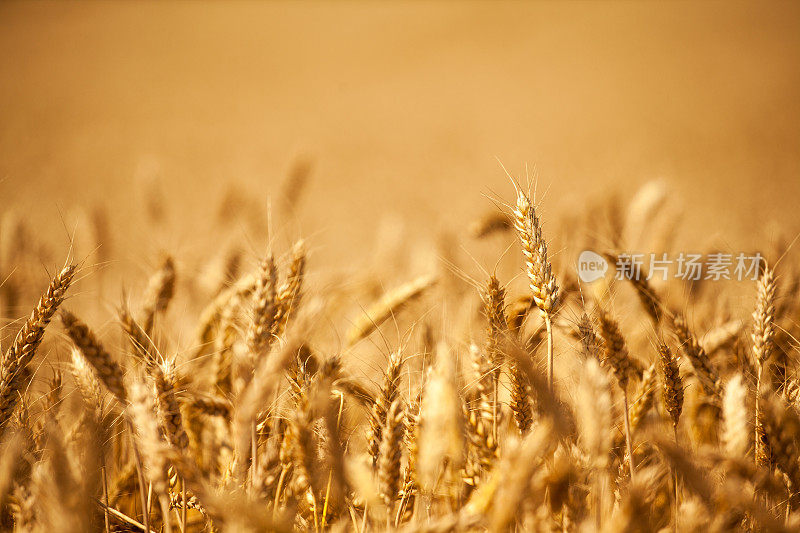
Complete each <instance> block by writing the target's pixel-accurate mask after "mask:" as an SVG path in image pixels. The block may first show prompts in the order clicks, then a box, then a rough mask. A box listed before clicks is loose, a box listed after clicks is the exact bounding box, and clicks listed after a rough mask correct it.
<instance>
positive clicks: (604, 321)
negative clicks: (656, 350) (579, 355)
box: [598, 309, 634, 479]
mask: <svg viewBox="0 0 800 533" xmlns="http://www.w3.org/2000/svg"><path fill="white" fill-rule="evenodd" d="M598 319H599V322H600V332H601V335H602V337H603V345H604V346H605V357H604V361H605V363H606V364H608V365H610V366H611V368H612V370H613V371H614V375H615V376H616V378H617V382H618V383H619V387H620V389H622V397H623V400H624V408H625V413H624V415H625V419H624V421H625V441H626V443H627V448H628V466H629V468H630V471H631V479H633V473H634V465H633V439H632V435H631V419H630V410H629V408H628V376H629V375H630V373H631V371H632V367H631V360H630V356H629V355H628V347H627V345H626V344H625V338H624V337H623V336H622V332H621V331H620V329H619V325H618V324H617V322H616V320H614V319H613V318H612V317H611V315H610V314H609V313H608V312H606V311H605V310H603V309H598Z"/></svg>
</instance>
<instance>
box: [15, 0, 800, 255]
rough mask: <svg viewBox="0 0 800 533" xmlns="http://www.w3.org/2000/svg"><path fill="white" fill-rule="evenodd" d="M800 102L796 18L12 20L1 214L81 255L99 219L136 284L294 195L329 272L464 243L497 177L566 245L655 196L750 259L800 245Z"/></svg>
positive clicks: (256, 244) (186, 12)
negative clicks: (643, 194) (532, 186)
mask: <svg viewBox="0 0 800 533" xmlns="http://www.w3.org/2000/svg"><path fill="white" fill-rule="evenodd" d="M799 90H800V4H798V3H797V2H787V3H769V2H768V3H739V2H691V3H690V2H666V3H660V2H619V3H617V2H555V3H549V2H526V3H521V2H520V3H516V2H515V3H498V2H460V3H456V2H440V3H436V2H425V3H423V2H391V3H389V2H382V3H378V2H335V3H322V2H319V3H316V2H292V3H288V2H287V3H278V2H272V3H250V2H247V3H239V2H152V3H151V2H118V3H112V2H96V3H65V2H63V3H62V2H57V3H46V2H36V3H24V2H20V3H17V2H3V3H0V117H1V118H0V209H2V210H8V209H10V208H13V209H15V210H17V212H18V213H23V214H24V217H26V218H27V219H28V221H29V222H30V223H31V226H32V227H33V228H34V231H36V232H37V233H39V234H40V235H41V234H51V235H53V236H54V239H55V242H56V243H57V244H58V243H60V244H61V245H62V246H63V245H65V244H67V243H68V242H69V238H70V237H69V236H70V235H71V233H72V231H73V229H74V228H75V224H80V217H78V218H77V219H76V218H74V217H73V213H74V212H75V211H74V210H75V209H76V208H77V209H79V210H80V209H84V210H86V212H89V213H93V212H94V213H95V214H96V212H95V211H93V210H94V209H95V208H96V206H98V205H100V206H102V208H103V209H104V210H105V214H104V215H102V216H109V217H110V218H111V221H112V222H111V223H112V225H113V231H114V232H115V233H117V234H120V235H126V234H127V235H128V237H122V238H121V239H118V240H123V241H124V240H125V239H131V240H130V242H138V243H144V245H145V246H147V248H145V251H144V252H143V253H140V250H141V249H140V248H138V247H137V246H130V247H126V246H120V243H119V242H118V243H117V246H116V254H115V256H114V259H115V260H119V261H123V262H126V261H127V262H131V263H136V262H137V261H138V262H139V263H140V264H141V263H143V262H145V261H147V260H149V257H148V254H150V253H153V252H155V251H157V250H161V249H170V250H176V251H175V253H176V255H181V254H186V253H193V252H197V253H200V250H203V249H207V247H208V244H209V243H208V242H207V241H208V235H209V232H210V231H211V229H213V228H214V227H215V225H217V224H219V223H220V222H219V220H220V217H222V218H224V217H225V216H228V215H230V213H228V215H225V214H224V213H225V212H226V210H227V211H231V212H233V214H234V216H233V218H234V222H233V223H234V224H239V226H240V228H239V231H240V233H241V234H242V235H243V239H244V241H245V242H247V243H249V244H248V245H249V246H250V248H251V249H252V250H253V251H254V253H259V254H260V253H261V252H262V251H263V243H265V242H266V240H267V238H266V236H265V234H261V233H260V230H259V229H256V228H259V227H263V225H262V226H259V225H257V224H256V225H252V224H244V223H239V222H236V217H237V216H239V215H241V213H242V211H243V210H247V209H250V208H251V207H252V205H253V204H255V205H257V206H259V207H260V208H263V210H264V212H266V211H267V210H268V209H267V206H269V211H270V212H272V213H274V217H275V218H277V217H278V213H279V211H280V210H279V209H278V208H277V207H276V205H277V204H278V203H279V201H280V198H279V195H280V194H282V193H281V187H282V186H283V187H285V185H282V184H285V183H286V180H287V176H295V178H297V177H298V176H299V179H295V181H299V182H304V184H305V185H304V187H303V191H302V196H301V199H300V200H298V204H299V206H300V207H301V209H299V210H298V211H297V212H292V213H289V214H288V215H287V213H285V212H281V213H280V214H281V215H283V216H284V220H283V221H278V220H274V221H273V226H279V225H282V224H288V223H289V222H291V224H292V232H293V233H296V234H303V235H304V236H306V237H307V238H308V239H309V240H310V241H311V243H312V247H313V249H314V250H315V254H316V258H317V259H316V261H319V262H322V261H331V262H333V263H335V262H342V261H345V260H348V259H349V258H351V257H352V256H354V255H357V254H363V253H365V247H367V246H369V247H371V246H372V245H373V243H374V241H375V239H376V232H379V231H380V230H379V228H380V227H381V226H382V224H383V223H384V222H383V221H385V220H387V219H390V220H402V224H403V228H404V229H403V232H404V233H403V235H404V236H405V237H407V238H408V239H410V240H414V239H429V238H434V236H435V235H437V234H438V233H439V232H440V231H441V230H442V229H443V228H449V230H451V231H454V232H456V233H458V232H459V231H460V228H465V227H467V225H468V223H469V222H470V221H471V220H473V219H474V218H475V217H476V216H479V215H480V214H481V213H483V212H485V211H486V209H488V208H490V207H491V206H492V199H505V200H510V199H512V198H513V188H512V187H511V184H510V182H509V180H508V178H507V177H506V176H505V174H504V172H503V169H502V168H501V165H500V163H502V164H503V165H505V167H506V168H507V169H508V170H509V171H510V172H512V173H513V174H514V175H515V176H518V177H520V178H521V179H522V180H523V181H524V180H525V171H526V167H527V169H528V175H529V177H530V179H531V181H534V180H535V181H536V183H537V193H538V194H537V199H541V200H542V209H543V213H544V218H545V220H546V221H547V223H548V224H551V225H557V220H558V218H557V217H558V214H560V213H570V212H573V213H574V212H580V211H581V210H583V209H584V208H585V207H586V205H587V202H590V201H591V200H592V199H593V198H598V197H603V196H605V195H608V194H610V193H612V192H618V193H619V194H621V195H623V196H630V195H632V194H633V192H634V191H635V190H636V189H637V188H638V187H639V186H640V185H641V184H643V183H645V182H647V181H650V180H653V179H661V180H664V182H665V183H666V184H667V186H668V187H669V191H670V192H669V194H670V197H671V198H672V199H674V200H675V202H676V203H677V204H678V205H681V206H683V210H682V212H681V218H682V224H683V225H684V226H685V227H687V228H689V231H688V232H686V235H685V237H686V238H687V239H689V240H690V241H691V240H692V239H694V240H695V244H698V245H701V244H702V245H707V244H708V243H709V242H711V241H714V242H718V243H721V245H722V246H726V247H728V248H731V249H736V248H737V247H741V246H749V245H752V243H753V242H755V240H756V239H760V238H762V237H763V236H764V235H765V234H769V233H770V232H774V231H775V230H774V228H775V227H782V228H783V229H784V230H785V231H788V232H789V233H790V234H791V233H797V232H798V230H800V214H799V213H798V209H797V208H796V206H797V201H798V198H800V150H798V148H800V98H798V97H799V96H800V93H799V92H798V91H799ZM298 194H299V193H298ZM148 198H149V199H148ZM153 198H160V200H158V201H154V200H153ZM224 202H228V203H227V204H225V205H227V207H224V206H223V207H220V205H221V204H224ZM145 204H146V205H147V209H148V210H149V211H148V212H149V213H150V215H149V216H150V217H151V218H152V220H153V221H154V223H145V221H144V220H143V219H142V214H141V213H142V212H143V211H142V210H141V209H140V207H139V206H141V205H145ZM243 206H250V207H247V208H245V207H243ZM221 210H222V211H221ZM221 213H222V214H221ZM229 218H230V217H229ZM286 218H291V219H292V220H291V221H287V220H286ZM76 220H78V222H76ZM120 232H121V233H120ZM405 237H404V238H405ZM213 245H214V246H218V247H223V246H224V243H222V242H215V243H213ZM568 246H570V243H558V244H556V245H555V247H556V248H565V247H568ZM62 249H63V248H62ZM57 255H58V256H59V257H61V254H57ZM318 264H319V263H318ZM139 266H141V265H139ZM143 268H144V267H143ZM148 270H149V267H148Z"/></svg>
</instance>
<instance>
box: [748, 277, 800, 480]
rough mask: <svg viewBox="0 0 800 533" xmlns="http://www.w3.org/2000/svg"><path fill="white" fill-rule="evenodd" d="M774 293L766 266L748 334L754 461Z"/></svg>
mask: <svg viewBox="0 0 800 533" xmlns="http://www.w3.org/2000/svg"><path fill="white" fill-rule="evenodd" d="M775 291H776V285H775V275H774V273H773V271H772V270H771V269H770V268H769V267H768V266H765V267H764V272H763V273H762V274H761V278H760V279H759V280H758V297H757V300H756V308H755V311H753V332H752V333H751V334H750V339H751V340H752V341H753V355H754V358H755V362H756V401H755V420H756V439H755V443H756V450H755V451H756V453H755V457H756V461H758V460H759V457H762V456H763V455H764V453H763V450H761V449H760V448H761V444H762V443H761V439H760V438H759V435H758V432H759V430H760V428H761V425H762V416H761V412H760V411H761V402H760V399H761V394H760V391H761V380H762V379H763V374H764V369H765V368H767V363H768V362H769V358H770V355H771V354H772V350H773V347H774V343H775ZM799 488H800V487H799Z"/></svg>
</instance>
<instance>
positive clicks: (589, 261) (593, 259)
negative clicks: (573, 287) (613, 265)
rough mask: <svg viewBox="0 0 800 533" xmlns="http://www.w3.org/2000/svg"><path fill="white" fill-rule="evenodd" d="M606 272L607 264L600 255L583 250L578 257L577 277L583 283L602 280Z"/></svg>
mask: <svg viewBox="0 0 800 533" xmlns="http://www.w3.org/2000/svg"><path fill="white" fill-rule="evenodd" d="M606 272H608V262H607V261H606V259H605V257H603V256H602V255H600V254H598V253H596V252H593V251H591V250H584V251H582V252H581V255H579V256H578V277H579V278H580V279H581V281H583V282H584V283H591V282H593V281H597V280H598V279H600V278H602V277H603V276H605V275H606Z"/></svg>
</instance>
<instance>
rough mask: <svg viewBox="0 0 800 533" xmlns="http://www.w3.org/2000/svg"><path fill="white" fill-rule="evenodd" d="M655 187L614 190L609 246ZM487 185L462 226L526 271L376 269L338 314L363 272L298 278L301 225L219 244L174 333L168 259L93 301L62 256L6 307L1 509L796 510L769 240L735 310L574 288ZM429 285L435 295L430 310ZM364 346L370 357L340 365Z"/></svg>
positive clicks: (94, 517) (552, 524)
mask: <svg viewBox="0 0 800 533" xmlns="http://www.w3.org/2000/svg"><path fill="white" fill-rule="evenodd" d="M657 203H658V202H655V201H652V198H650V199H649V200H648V199H647V198H645V200H644V201H643V202H642V201H639V202H638V203H637V204H636V205H631V206H630V208H629V209H627V210H626V209H625V208H624V207H621V206H620V205H615V206H614V207H613V209H611V210H610V212H612V213H614V215H613V216H612V217H611V219H612V224H611V225H610V228H611V229H610V230H609V232H608V233H609V235H607V243H611V244H610V245H609V246H608V248H607V249H608V255H609V257H610V259H611V260H613V262H616V259H617V258H618V257H619V254H620V252H621V250H620V247H621V246H622V245H623V244H622V243H623V240H622V236H623V234H625V233H626V228H627V229H630V228H631V227H633V229H634V230H635V229H636V227H637V226H638V225H639V224H641V223H642V220H646V219H654V218H656V216H657V213H656V212H655V211H656V210H655V205H656V204H657ZM643 205H644V206H649V207H646V208H642V206H643ZM501 207H503V208H502V209H500V210H498V212H497V213H494V214H492V215H491V216H489V217H488V218H486V219H483V220H481V221H479V223H478V225H477V226H475V228H474V230H475V236H476V238H483V239H490V238H499V239H501V240H502V239H505V241H504V242H505V244H504V245H503V246H504V247H506V253H509V254H512V253H513V254H515V255H516V256H517V257H518V258H519V261H518V266H519V267H521V268H520V273H521V274H522V273H524V277H523V276H520V277H519V280H522V279H524V281H525V282H524V284H520V283H517V286H516V290H512V285H513V284H512V281H513V280H511V279H507V280H505V282H504V281H503V280H501V279H498V275H496V274H488V273H487V275H486V277H485V279H482V280H481V279H477V280H476V279H475V278H470V284H469V285H467V287H468V288H469V289H470V290H458V289H456V288H454V287H455V285H454V284H453V280H452V279H450V280H447V279H443V276H441V275H424V276H420V277H417V278H414V279H411V280H406V282H405V283H398V284H397V286H395V287H394V288H390V290H384V291H383V292H382V293H375V291H373V295H374V298H373V301H372V303H371V304H368V305H364V306H361V307H359V308H358V310H357V312H356V313H354V314H353V313H351V314H349V315H348V316H349V319H348V320H347V322H346V323H347V325H348V327H349V330H348V331H347V333H346V335H344V336H338V335H333V336H332V335H331V334H330V330H331V329H336V328H335V326H336V325H335V324H332V322H334V321H333V320H332V319H331V318H330V317H331V316H342V315H344V314H346V313H345V311H344V310H343V304H342V303H341V302H343V301H348V300H347V297H346V294H347V292H348V291H350V290H351V289H352V290H353V291H356V290H357V284H355V285H352V284H351V285H348V284H347V283H336V284H335V285H336V286H335V287H332V288H331V287H328V288H327V289H322V288H320V290H319V292H320V294H314V293H313V292H312V291H311V290H310V289H309V284H308V278H309V274H308V273H307V269H306V266H307V265H306V263H307V259H308V254H307V249H306V246H305V245H304V243H303V242H302V241H299V242H297V243H296V245H294V246H293V247H291V248H290V247H288V246H287V247H286V248H287V249H286V250H285V251H283V252H279V251H277V250H275V249H273V248H274V247H272V246H271V247H270V250H269V251H268V252H267V253H266V257H265V258H264V259H263V260H262V261H260V264H259V267H258V268H257V269H255V270H254V271H252V272H244V273H241V274H240V273H239V272H238V270H241V267H240V266H239V264H240V261H238V260H231V261H229V262H228V265H227V268H228V271H229V272H228V275H227V277H225V279H224V280H223V282H222V283H220V284H219V285H218V286H217V287H216V289H215V290H212V291H206V293H203V294H202V295H203V298H204V302H203V303H202V306H204V307H202V306H198V307H197V309H198V310H199V311H198V312H197V313H190V312H189V311H188V309H191V306H188V305H187V306H186V309H187V311H185V312H183V313H180V314H181V318H180V319H181V320H184V321H186V320H187V316H185V315H187V314H192V316H196V317H197V319H196V325H195V327H196V334H193V335H190V334H189V333H187V332H184V333H183V334H182V335H176V334H175V332H174V328H177V327H179V326H177V325H175V324H174V322H175V321H176V320H175V319H174V316H175V315H176V314H177V313H178V311H179V310H176V309H175V306H176V304H175V303H173V302H174V301H177V300H180V299H181V298H182V297H185V298H187V299H192V298H193V299H200V296H198V294H199V293H202V291H199V290H197V289H196V288H195V289H193V290H191V291H190V290H189V289H187V292H190V293H191V294H189V295H186V296H182V295H181V294H180V292H181V291H180V290H178V289H179V288H181V287H184V285H181V284H180V283H178V282H177V281H176V280H178V279H179V278H180V277H181V271H180V268H179V265H180V262H178V260H177V258H172V257H167V258H166V259H165V260H164V262H163V264H162V265H161V266H160V268H158V269H157V271H156V272H155V273H154V274H153V276H152V277H151V279H150V282H149V284H148V285H147V289H146V290H145V291H142V292H141V294H140V295H139V294H134V295H133V296H132V297H131V298H126V299H125V304H123V305H122V306H121V307H119V308H118V309H117V312H116V316H114V317H113V318H112V319H111V320H110V321H107V322H102V323H100V324H94V325H93V324H90V323H88V322H90V320H87V319H86V318H85V317H81V316H78V315H79V314H80V313H77V312H76V310H75V309H74V308H73V309H72V310H70V309H69V308H70V307H71V305H70V301H69V298H68V297H69V295H70V294H71V293H74V292H75V291H76V288H75V287H73V285H86V286H91V283H92V279H93V278H94V277H95V276H96V275H98V274H97V273H96V272H88V270H89V269H88V267H86V266H85V265H81V263H80V262H78V263H77V264H76V265H71V264H68V266H66V267H64V268H63V269H61V270H60V271H59V272H58V273H56V274H55V275H54V276H52V279H51V281H50V283H49V286H47V287H46V288H45V290H44V294H43V295H42V296H41V299H40V300H39V302H38V304H37V305H36V306H35V307H34V308H33V311H32V312H31V313H30V315H29V316H28V317H27V319H25V320H24V322H22V321H11V322H10V323H9V324H8V325H7V326H6V328H5V332H6V334H5V337H6V338H7V339H8V340H10V339H13V342H11V343H10V344H8V345H7V346H5V347H4V351H3V353H2V362H0V447H1V454H0V528H2V529H3V530H14V531H48V532H53V531H70V532H83V531H105V532H109V531H165V532H170V531H178V530H179V531H205V530H208V531H315V532H320V531H325V530H336V531H344V530H352V531H358V532H363V531H373V530H402V531H406V530H407V531H484V530H488V531H553V530H559V531H594V530H603V531H659V530H667V531H669V530H676V531H729V530H745V529H746V530H755V531H797V530H798V529H800V513H798V507H800V453H799V452H800V449H799V448H798V447H799V446H800V380H799V379H798V378H797V377H796V374H795V369H796V367H795V360H796V357H795V355H796V353H797V347H796V341H795V336H794V333H797V332H798V329H800V328H798V321H797V320H796V317H798V316H800V298H798V297H797V294H796V293H797V286H798V279H800V276H798V273H799V272H800V270H797V269H796V268H795V266H796V265H790V264H788V263H789V262H788V260H779V258H785V257H787V254H786V246H784V249H783V250H781V249H779V248H780V247H779V246H777V247H776V249H777V251H776V252H775V254H776V256H775V260H772V259H770V260H769V261H767V260H765V261H763V262H762V263H761V265H760V266H759V269H758V272H759V273H758V280H757V281H745V282H742V283H743V284H744V285H745V287H744V288H745V293H746V294H747V295H749V296H748V300H747V301H748V302H753V303H752V304H749V303H748V304H747V305H748V306H751V307H750V308H751V309H753V311H752V316H749V315H750V312H749V311H747V312H746V313H744V316H732V314H733V313H732V312H731V306H730V305H727V306H726V305H724V304H725V302H724V301H723V300H722V299H721V298H720V296H719V290H717V289H716V288H711V287H708V286H707V285H709V284H710V283H706V286H705V287H703V283H701V282H696V283H694V284H693V285H692V286H691V287H684V289H685V290H674V287H673V290H670V285H669V283H667V284H663V283H662V284H657V283H651V282H649V281H647V280H646V277H645V276H644V275H642V276H640V277H638V278H635V279H630V280H621V281H610V282H600V285H602V288H601V289H599V290H587V288H586V287H585V286H584V287H582V286H581V285H580V284H579V283H578V281H577V278H576V273H575V270H574V267H573V268H572V269H570V268H569V267H568V265H563V264H562V265H561V267H560V268H558V265H557V264H556V263H554V262H553V259H554V258H553V254H552V252H551V253H550V254H548V244H547V238H546V235H545V232H544V231H543V229H544V228H543V225H542V222H541V219H540V217H539V212H538V209H539V206H537V205H536V204H535V203H534V202H533V201H532V195H531V193H530V192H529V191H526V190H525V189H524V188H521V187H516V200H515V201H513V202H511V203H509V204H508V205H505V206H501ZM5 229H6V231H4V232H3V233H2V236H3V238H4V242H3V243H2V244H3V247H4V249H5V250H6V253H4V254H3V258H4V259H5V260H6V262H7V263H11V262H13V261H12V260H13V259H15V258H16V260H18V261H19V264H18V265H16V264H3V265H0V268H2V269H3V272H5V273H7V274H8V275H7V277H6V278H5V279H4V280H3V283H2V286H0V301H3V302H4V303H5V307H4V309H6V310H8V309H16V308H18V307H19V306H20V301H21V300H24V297H23V296H22V295H24V294H25V293H26V291H27V292H30V287H31V284H32V282H31V281H29V280H30V277H31V276H25V275H24V270H25V264H26V263H25V262H24V259H25V258H24V257H23V255H24V254H22V253H15V249H16V248H23V247H24V248H26V249H27V250H28V252H27V253H28V254H34V253H35V252H33V251H31V250H32V248H34V247H32V246H31V245H30V242H20V241H19V239H22V237H19V235H17V234H18V232H16V231H15V230H13V229H8V228H5ZM594 229H595V230H596V229H597V228H594ZM597 231H599V230H597ZM15 235H16V237H15ZM29 238H30V235H29V234H28V237H26V239H29ZM15 239H18V240H15ZM551 245H552V243H551ZM550 248H551V249H552V246H551V247H550ZM520 250H521V252H522V253H521V254H519V251H520ZM562 255H564V256H566V255H567V254H562ZM768 256H769V253H765V257H768ZM565 262H566V260H564V261H562V263H565ZM309 263H313V262H311V261H309ZM27 264H28V265H29V264H30V262H28V263H27ZM309 266H310V267H311V268H310V270H309V272H313V270H314V269H313V265H312V264H310V265H309ZM449 271H450V272H452V269H450V270H449ZM83 273H85V275H82V274H83ZM186 275H187V276H189V274H188V273H187V274H186ZM78 278H82V279H81V280H80V281H79V279H78ZM519 280H518V281H519ZM670 283H674V282H670ZM185 286H189V285H185ZM84 292H88V291H86V290H84ZM677 299H680V302H679V303H676V301H675V300H677ZM437 300H447V301H448V302H449V304H448V308H447V309H448V311H447V312H441V313H431V312H428V310H429V309H430V307H431V305H433V302H436V301H437ZM742 301H744V299H743V300H742ZM130 302H134V304H133V305H132V304H131V303H130ZM468 302H473V304H472V305H470V304H469V303H468ZM720 302H721V303H720ZM171 304H172V305H171ZM170 307H172V309H171V311H172V312H171V313H168V310H170ZM461 309H466V311H465V312H458V310H461ZM170 317H173V319H172V320H171V319H170ZM51 321H53V322H54V324H52V325H51V324H50V323H51ZM401 324H406V325H407V333H406V334H402V335H400V336H399V338H398V339H399V340H398V342H397V343H396V345H394V346H392V345H390V344H389V343H388V342H386V343H385V344H383V343H381V340H385V339H388V338H389V336H390V335H388V334H387V335H384V333H385V332H386V331H387V330H390V329H393V328H394V329H397V330H398V331H399V326H400V325H401ZM699 324H703V327H702V331H698V329H699ZM180 327H181V328H182V329H186V328H185V327H183V326H180ZM11 328H13V333H11V334H9V333H8V331H9V330H10V329H11ZM45 329H47V330H48V331H49V332H50V333H49V334H48V338H47V340H46V343H45V344H42V341H43V338H44V334H45ZM14 333H15V336H14ZM701 333H702V335H701ZM332 337H333V338H332ZM177 338H180V339H182V341H183V342H182V345H179V342H178V341H177V340H176V339H177ZM43 347H44V348H43ZM365 352H371V356H372V357H373V360H375V359H374V358H380V361H381V363H380V367H381V368H380V370H379V373H380V375H372V376H369V375H368V372H367V371H364V370H363V368H359V364H358V363H359V362H363V361H364V359H360V358H359V357H364V355H363V354H364V353H365ZM356 353H358V354H361V355H359V356H356V355H354V354H356ZM362 366H363V365H362ZM48 369H50V372H48ZM373 374H378V371H377V370H376V371H374V372H373ZM684 400H685V405H684Z"/></svg>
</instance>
